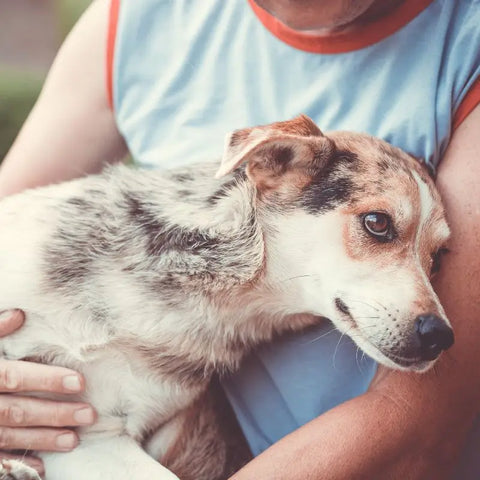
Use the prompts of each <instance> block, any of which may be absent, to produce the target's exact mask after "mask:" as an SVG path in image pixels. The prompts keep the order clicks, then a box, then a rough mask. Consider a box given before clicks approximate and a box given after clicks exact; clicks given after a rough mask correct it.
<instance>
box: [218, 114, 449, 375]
mask: <svg viewBox="0 0 480 480" xmlns="http://www.w3.org/2000/svg"><path fill="white" fill-rule="evenodd" d="M242 164H246V174H247V177H248V178H249V179H250V181H251V182H252V183H253V184H254V185H255V187H256V192H257V195H256V201H257V211H258V217H259V221H260V222H261V223H262V227H263V230H264V236H265V247H266V272H267V273H266V276H267V279H268V282H270V285H271V288H272V289H274V290H276V291H278V292H281V297H282V298H283V300H284V301H285V304H286V308H289V309H291V311H292V312H294V311H295V310H296V311H297V312H301V311H303V312H309V313H312V314H314V315H321V316H325V317H328V318H329V319H330V320H331V321H332V322H333V323H334V324H335V326H336V327H337V328H338V329H339V330H341V331H343V332H345V333H346V334H347V335H349V336H351V338H352V339H353V340H354V341H355V342H356V343H357V344H358V345H359V346H360V347H361V348H362V349H363V350H364V351H365V352H366V353H367V354H369V355H370V356H371V357H373V358H374V359H376V360H377V361H379V362H381V363H383V364H385V365H387V366H390V367H394V368H401V369H410V370H417V371H421V370H425V369H427V368H428V367H429V366H431V365H432V364H433V362H434V361H435V360H436V358H437V357H438V356H439V355H440V353H441V352H442V351H443V350H446V349H447V348H449V347H450V346H451V345H452V343H453V332H452V329H451V328H450V324H449V322H448V320H447V318H446V316H445V312H444V311H443V308H442V306H441V305H440V303H439V300H438V298H437V296H436V294H435V292H434V291H433V289H432V286H431V284H430V279H431V277H432V275H433V274H434V273H435V272H436V271H437V270H438V268H439V264H440V256H441V255H442V253H443V252H444V251H445V243H446V241H447V239H448V237H449V228H448V225H447V222H446V220H445V215H444V209H443V207H442V204H441V201H440V196H439V194H438V192H437V190H436V188H435V185H434V183H433V181H432V180H431V179H430V178H429V176H428V174H427V173H426V171H424V170H423V168H422V167H421V166H420V165H419V163H418V162H417V161H416V160H415V159H413V158H412V157H411V156H409V155H407V154H406V153H404V152H403V151H401V150H400V149H398V148H395V147H393V146H391V145H389V144H388V143H386V142H384V141H381V140H379V139H376V138H373V137H371V136H368V135H363V134H354V133H347V132H334V133H330V134H328V135H323V134H322V132H321V131H320V130H319V129H318V127H317V126H316V125H315V124H314V123H313V122H312V121H311V120H310V119H309V118H308V117H305V116H300V117H298V118H295V119H294V120H291V121H287V122H279V123H274V124H272V125H267V126H264V127H256V128H251V129H244V130H239V131H236V132H234V133H233V134H231V135H230V136H229V137H228V138H227V140H226V148H225V154H224V158H223V161H222V165H221V167H220V169H219V172H218V174H217V176H221V175H224V174H226V173H229V172H231V171H233V170H234V169H236V168H238V167H239V166H240V165H242Z"/></svg>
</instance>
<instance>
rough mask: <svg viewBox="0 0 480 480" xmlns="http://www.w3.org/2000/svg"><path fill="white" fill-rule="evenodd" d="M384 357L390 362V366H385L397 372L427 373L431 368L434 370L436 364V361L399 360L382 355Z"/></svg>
mask: <svg viewBox="0 0 480 480" xmlns="http://www.w3.org/2000/svg"><path fill="white" fill-rule="evenodd" d="M382 356H383V357H384V358H386V359H387V361H388V365H387V363H384V365H386V366H388V367H390V368H393V369H395V370H403V371H407V372H416V373H423V372H426V371H427V370H430V368H432V367H433V365H434V363H435V361H425V360H420V359H416V360H415V359H408V358H399V357H394V356H387V355H385V354H382ZM378 361H380V360H378Z"/></svg>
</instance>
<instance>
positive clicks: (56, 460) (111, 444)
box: [40, 436, 179, 480]
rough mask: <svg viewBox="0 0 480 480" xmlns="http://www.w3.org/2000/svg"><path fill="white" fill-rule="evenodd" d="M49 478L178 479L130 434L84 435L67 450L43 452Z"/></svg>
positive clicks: (87, 479) (63, 479) (71, 479)
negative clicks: (116, 435)
mask: <svg viewBox="0 0 480 480" xmlns="http://www.w3.org/2000/svg"><path fill="white" fill-rule="evenodd" d="M40 457H41V458H42V459H43V461H44V463H45V471H46V480H147V479H148V480H150V479H152V480H179V479H178V477H177V476H176V475H175V474H173V473H172V472H170V470H168V469H167V468H165V467H163V466H162V465H160V463H158V462H156V461H155V460H154V459H153V458H151V457H150V456H149V455H148V454H147V453H146V452H145V451H144V450H142V448H141V447H140V446H139V445H138V444H137V443H136V442H135V441H134V440H133V439H132V438H131V437H128V436H118V437H109V438H95V439H92V438H89V437H87V438H84V439H82V442H81V443H80V445H79V446H78V447H77V448H76V449H75V450H73V451H72V452H68V453H42V454H40Z"/></svg>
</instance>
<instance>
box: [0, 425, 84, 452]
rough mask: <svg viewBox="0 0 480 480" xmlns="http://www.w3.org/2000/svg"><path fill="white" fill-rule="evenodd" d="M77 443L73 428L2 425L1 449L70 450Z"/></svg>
mask: <svg viewBox="0 0 480 480" xmlns="http://www.w3.org/2000/svg"><path fill="white" fill-rule="evenodd" d="M77 445H78V437H77V435H76V434H75V432H72V431H71V430H64V429H54V428H10V427H0V450H38V451H43V452H46V451H48V452H69V451H70V450H73V449H74V448H75V447H76V446H77Z"/></svg>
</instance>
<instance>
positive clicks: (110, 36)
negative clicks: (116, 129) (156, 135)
mask: <svg viewBox="0 0 480 480" xmlns="http://www.w3.org/2000/svg"><path fill="white" fill-rule="evenodd" d="M119 10H120V0H111V3H110V14H109V17H108V29H107V56H106V61H107V65H106V82H107V100H108V106H109V107H110V109H111V110H113V61H114V56H115V40H116V37H117V24H118V12H119Z"/></svg>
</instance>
